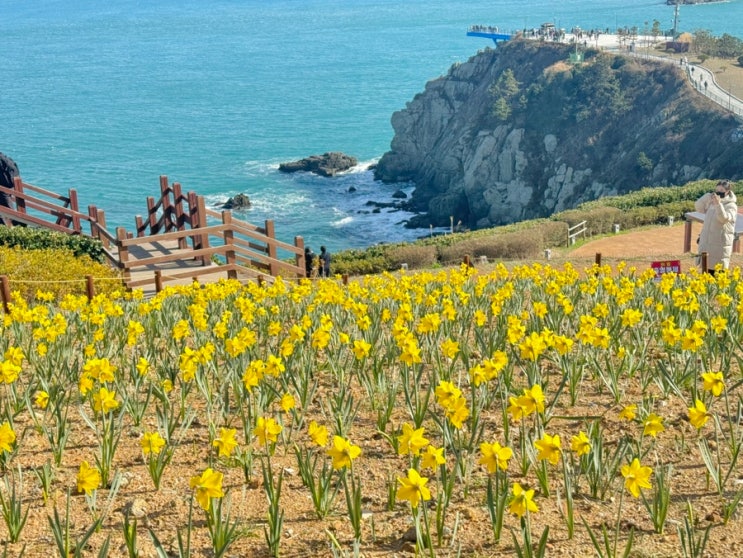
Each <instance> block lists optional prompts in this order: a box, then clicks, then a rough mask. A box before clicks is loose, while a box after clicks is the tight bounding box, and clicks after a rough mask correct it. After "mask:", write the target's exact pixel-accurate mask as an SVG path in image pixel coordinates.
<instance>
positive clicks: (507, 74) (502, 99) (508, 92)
mask: <svg viewBox="0 0 743 558" xmlns="http://www.w3.org/2000/svg"><path fill="white" fill-rule="evenodd" d="M520 86H521V84H520V83H519V82H518V81H517V80H516V76H514V75H513V70H511V68H507V69H506V70H504V71H503V73H501V75H500V76H498V79H497V80H496V81H495V83H494V84H493V85H491V86H490V89H488V92H489V93H490V95H491V96H492V97H493V109H492V111H491V113H492V115H493V116H494V117H495V118H497V119H498V120H502V121H505V120H508V119H509V118H510V116H511V112H512V110H513V108H512V106H511V103H512V100H513V98H514V97H515V96H516V95H517V94H518V92H519V87H520Z"/></svg>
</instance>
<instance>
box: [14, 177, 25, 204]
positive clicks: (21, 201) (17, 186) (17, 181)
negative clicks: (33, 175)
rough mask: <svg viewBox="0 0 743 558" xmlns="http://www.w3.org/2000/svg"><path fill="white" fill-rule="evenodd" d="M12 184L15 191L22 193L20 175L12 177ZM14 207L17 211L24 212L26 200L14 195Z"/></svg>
mask: <svg viewBox="0 0 743 558" xmlns="http://www.w3.org/2000/svg"><path fill="white" fill-rule="evenodd" d="M13 186H14V187H15V191H16V192H17V193H19V194H22V193H23V180H21V177H20V176H16V177H15V178H13ZM15 208H16V210H17V211H18V213H26V200H24V199H23V198H19V197H17V196H16V198H15Z"/></svg>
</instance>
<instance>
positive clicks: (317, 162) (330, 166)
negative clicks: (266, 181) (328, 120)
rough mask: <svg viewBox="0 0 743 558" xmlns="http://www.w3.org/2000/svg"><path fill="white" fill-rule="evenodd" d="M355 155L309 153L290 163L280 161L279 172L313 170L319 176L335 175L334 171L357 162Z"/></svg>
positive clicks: (332, 152)
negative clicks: (309, 154) (307, 155)
mask: <svg viewBox="0 0 743 558" xmlns="http://www.w3.org/2000/svg"><path fill="white" fill-rule="evenodd" d="M358 162H359V161H358V159H356V157H351V156H350V155H346V154H345V153H340V152H338V151H331V152H329V153H323V154H322V155H311V156H309V157H305V158H304V159H300V160H299V161H294V162H290V163H281V164H280V165H279V170H280V171H281V172H300V171H303V172H313V173H315V174H319V175H320V176H335V175H336V173H339V172H343V171H346V170H348V169H350V168H351V167H354V166H356V164H357V163H358Z"/></svg>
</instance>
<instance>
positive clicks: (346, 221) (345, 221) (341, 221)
mask: <svg viewBox="0 0 743 558" xmlns="http://www.w3.org/2000/svg"><path fill="white" fill-rule="evenodd" d="M353 220H354V219H353V217H344V218H343V219H338V220H337V221H331V222H330V226H331V227H335V228H338V227H344V226H346V225H350V224H351V223H353Z"/></svg>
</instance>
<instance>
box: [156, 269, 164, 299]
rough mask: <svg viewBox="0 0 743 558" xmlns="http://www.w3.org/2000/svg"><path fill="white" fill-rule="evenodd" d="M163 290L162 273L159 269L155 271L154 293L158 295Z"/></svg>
mask: <svg viewBox="0 0 743 558" xmlns="http://www.w3.org/2000/svg"><path fill="white" fill-rule="evenodd" d="M162 290H163V272H162V270H160V269H156V270H155V292H156V293H159V292H160V291H162Z"/></svg>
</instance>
